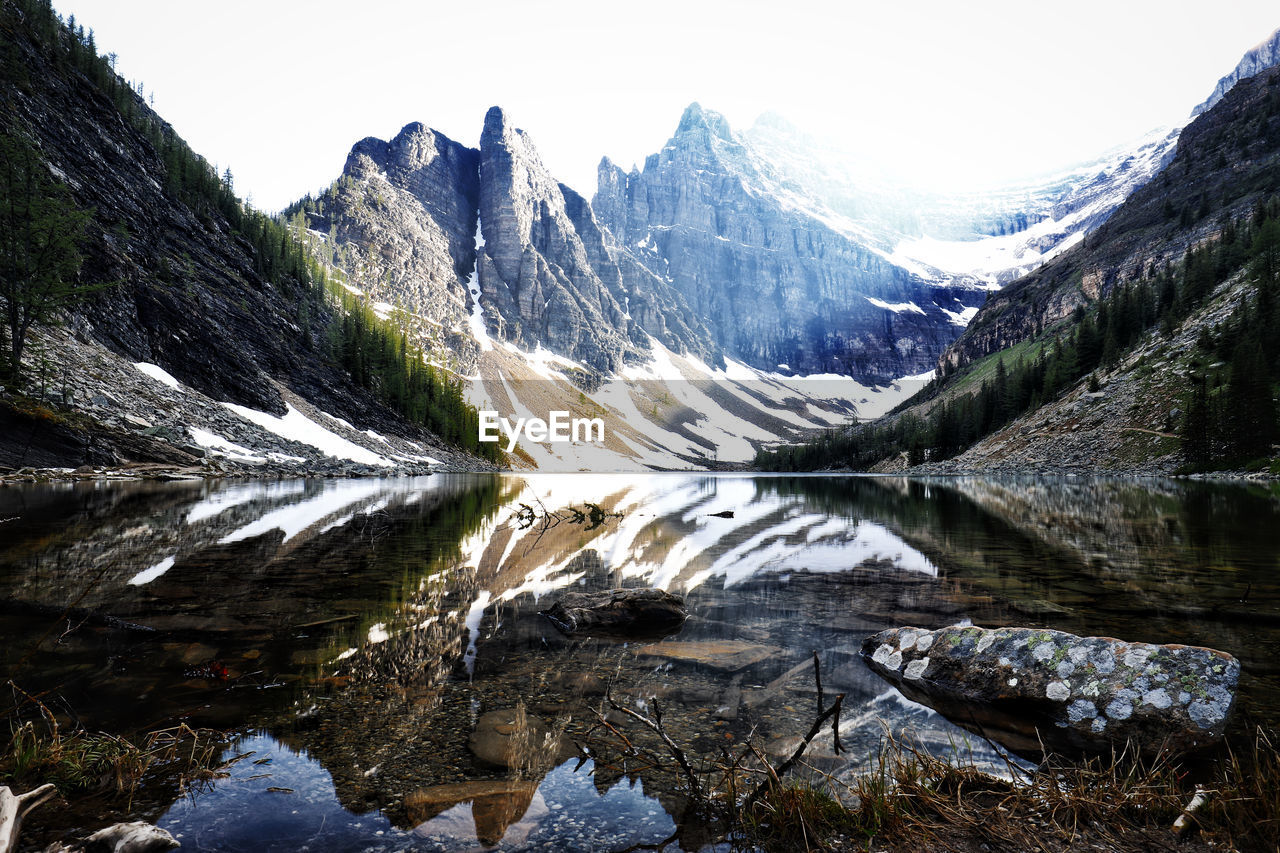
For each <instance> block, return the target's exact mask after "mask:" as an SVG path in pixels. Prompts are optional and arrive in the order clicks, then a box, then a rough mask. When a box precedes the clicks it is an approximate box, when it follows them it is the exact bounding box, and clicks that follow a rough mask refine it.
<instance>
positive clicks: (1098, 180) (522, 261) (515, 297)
mask: <svg viewBox="0 0 1280 853" xmlns="http://www.w3.org/2000/svg"><path fill="white" fill-rule="evenodd" d="M1175 138H1176V132H1175V133H1173V134H1167V135H1160V136H1156V137H1153V138H1152V139H1148V140H1145V141H1144V142H1143V144H1141V145H1139V146H1137V147H1136V148H1135V150H1133V151H1120V152H1112V153H1111V154H1109V155H1108V156H1107V157H1104V158H1102V159H1100V160H1099V161H1098V162H1096V163H1091V164H1088V165H1087V166H1085V167H1081V168H1079V169H1076V170H1073V171H1069V172H1067V173H1064V174H1061V175H1058V176H1055V177H1053V178H1052V179H1048V180H1046V181H1044V182H1041V183H1039V184H1035V185H1024V186H1017V187H1013V188H1006V189H1005V190H1001V191H999V192H995V193H974V194H970V195H968V196H957V195H951V196H946V195H942V194H937V193H934V194H923V193H913V192H909V191H905V190H901V189H899V188H898V187H897V186H896V185H894V184H893V183H892V182H890V181H884V180H880V181H877V180H871V179H868V180H866V181H864V179H863V177H864V176H863V175H862V174H855V171H856V170H855V169H854V167H850V168H849V169H845V170H843V171H841V170H840V169H836V171H839V172H840V174H839V175H838V176H837V177H836V179H832V175H833V174H834V173H833V171H832V169H833V167H830V166H828V165H826V164H825V163H824V162H823V158H824V155H823V153H822V152H821V151H820V150H819V148H820V146H818V145H817V144H816V143H813V142H812V140H807V139H806V138H803V135H802V134H800V133H799V131H797V130H795V128H792V127H791V126H790V125H788V124H786V123H785V121H784V120H781V119H779V118H777V117H770V116H765V117H762V119H761V120H760V121H758V122H757V123H756V125H755V126H754V127H753V128H751V129H750V130H749V131H748V132H746V133H737V132H735V131H734V130H733V129H732V128H731V127H730V126H729V124H728V122H727V121H726V120H725V119H724V118H723V117H722V116H720V115H719V114H717V113H715V112H713V111H710V110H704V109H703V108H702V107H701V106H699V105H697V104H694V105H691V106H690V107H689V108H688V109H687V110H686V111H685V114H684V115H683V116H682V118H681V121H680V123H679V125H678V127H677V129H676V133H675V135H674V136H673V137H672V139H671V140H670V142H669V144H668V145H667V146H665V148H664V149H663V150H662V151H661V152H658V153H657V154H654V155H652V156H650V157H649V158H647V161H646V164H645V169H644V171H643V172H642V171H641V170H640V169H633V170H632V172H631V173H629V174H628V173H625V172H623V171H622V170H621V169H619V168H618V167H616V166H614V165H613V164H612V163H611V162H609V161H608V159H607V158H605V160H604V161H603V162H602V163H601V165H600V168H599V170H598V185H597V189H596V193H595V195H594V197H593V198H592V200H591V202H590V203H588V202H587V201H586V200H585V199H584V198H583V197H582V196H580V195H579V194H578V193H576V192H574V191H573V190H572V189H570V188H568V187H566V186H564V185H563V184H560V183H558V182H557V181H556V180H555V179H554V178H553V176H551V175H550V174H549V173H548V171H547V170H546V168H545V167H544V166H543V164H542V162H541V159H540V157H539V155H538V152H537V150H536V148H535V146H534V145H533V143H532V141H531V140H530V139H529V137H528V135H527V134H525V133H524V132H523V131H521V130H519V129H518V128H515V127H513V126H512V125H511V123H510V121H509V118H508V117H507V116H506V115H505V114H504V113H503V112H502V110H501V109H500V108H497V107H495V108H493V109H491V110H490V111H489V113H488V115H487V116H486V119H485V129H484V132H483V133H482V134H481V141H480V148H479V149H478V150H472V149H465V147H464V146H461V145H459V144H458V143H456V142H453V141H451V140H448V139H447V138H445V137H443V136H442V135H441V134H439V133H437V132H435V131H431V130H429V129H427V128H425V127H423V126H422V125H419V124H411V125H408V126H406V127H405V129H404V130H403V131H401V133H400V134H399V135H398V136H397V137H396V138H395V139H393V140H391V141H390V142H383V141H381V140H376V139H366V140H363V141H361V142H360V143H358V144H357V145H356V146H355V148H353V150H352V153H351V156H350V157H349V158H348V161H347V164H346V166H345V168H344V171H343V175H342V177H341V178H340V179H339V180H338V182H336V183H335V184H334V186H333V187H331V188H330V190H329V191H327V192H326V193H325V194H324V195H323V196H322V197H321V199H320V202H319V203H318V204H304V205H303V207H304V208H305V209H306V212H307V214H308V223H307V224H308V226H309V227H310V228H312V229H313V231H314V233H315V234H316V235H317V236H318V237H321V236H322V237H326V238H328V239H330V240H331V241H332V242H333V243H334V244H335V245H333V246H331V247H330V250H331V251H334V250H337V249H339V248H342V249H344V250H345V255H341V256H340V253H339V252H337V251H334V260H335V262H337V263H339V265H340V266H343V267H344V268H345V269H346V270H347V271H348V272H349V273H351V274H352V278H353V280H354V281H355V282H356V283H357V284H359V286H360V287H361V288H363V289H364V290H365V291H366V292H367V293H368V295H369V297H370V299H371V300H374V301H375V304H377V305H379V306H380V310H382V311H383V312H387V311H390V310H393V309H394V308H397V307H398V308H400V309H401V310H403V311H404V312H405V316H406V317H408V318H410V319H411V321H412V322H413V323H414V324H415V325H416V326H417V327H418V332H419V334H420V335H421V337H422V339H423V340H424V342H425V343H426V344H427V345H428V346H429V347H431V348H433V349H434V350H435V351H437V352H440V353H447V354H448V355H447V358H449V359H451V361H452V362H453V363H455V364H456V365H457V366H458V367H460V368H461V369H462V371H463V372H468V373H470V372H472V371H473V370H474V369H475V368H476V367H478V365H479V363H480V362H479V354H480V352H482V351H483V350H484V349H485V348H486V347H489V346H491V341H490V340H489V338H490V337H492V338H494V339H496V340H498V341H500V342H505V343H508V344H511V345H513V346H516V347H518V348H520V349H521V350H523V351H525V352H531V351H533V350H536V349H537V348H538V347H545V348H546V349H548V350H549V351H551V352H553V353H555V354H557V355H560V356H563V357H566V358H569V359H572V360H575V361H577V362H579V363H581V364H583V365H584V366H586V367H588V368H590V369H591V370H593V371H596V372H598V373H600V374H602V375H605V376H608V375H615V374H616V372H617V370H618V369H619V368H620V367H621V366H622V365H623V364H626V363H640V362H644V361H646V360H647V359H648V358H649V355H648V349H649V347H648V339H649V337H650V336H652V337H653V339H655V340H657V341H659V342H661V343H662V344H663V345H664V346H666V347H667V348H669V349H671V350H672V351H674V352H678V353H679V352H685V353H689V354H692V355H695V356H696V357H698V358H701V359H703V360H705V361H707V362H709V363H712V364H716V365H721V364H722V363H723V362H722V361H721V358H722V355H727V356H731V357H733V358H736V359H739V360H741V361H742V362H744V363H746V364H748V365H750V366H751V367H753V368H756V369H759V370H763V371H774V370H779V369H783V370H784V372H788V371H789V372H797V373H839V374H843V375H849V376H853V377H855V378H857V379H859V380H860V381H863V382H872V383H876V384H885V383H889V382H892V381H894V380H896V379H898V378H900V377H903V376H908V375H916V374H920V373H923V372H927V371H928V370H929V369H930V368H931V367H932V366H933V364H934V363H935V361H936V359H937V357H938V355H939V354H940V353H941V352H942V351H943V349H944V348H945V347H946V346H947V345H948V344H949V343H950V341H951V340H952V339H953V338H954V337H955V336H956V335H958V334H959V332H960V331H961V330H962V329H963V328H964V326H965V324H966V323H967V322H968V320H969V319H970V318H971V317H972V316H973V314H974V313H975V312H976V310H977V307H978V306H979V305H980V304H981V303H982V301H983V300H984V299H985V295H986V292H987V291H989V290H991V289H994V288H997V287H999V285H1000V284H1001V283H1003V282H1005V281H1007V280H1009V279H1010V278H1012V277H1013V276H1014V275H1016V274H1017V273H1019V272H1022V271H1025V269H1027V268H1029V266H1030V265H1033V264H1036V263H1039V262H1040V261H1042V260H1044V259H1045V258H1047V257H1050V256H1051V255H1052V254H1054V253H1056V252H1058V251H1061V250H1062V249H1063V248H1065V247H1066V246H1068V245H1070V244H1071V243H1072V242H1074V241H1076V240H1078V239H1079V238H1080V237H1081V236H1082V234H1083V233H1084V231H1085V230H1087V229H1089V228H1092V227H1095V226H1096V225H1097V224H1098V223H1100V222H1101V221H1103V220H1105V218H1106V216H1107V215H1109V213H1110V212H1111V210H1113V209H1114V207H1115V205H1117V204H1118V203H1119V201H1120V200H1122V199H1123V197H1124V196H1125V195H1127V194H1128V193H1129V192H1130V191H1132V189H1133V188H1134V187H1136V186H1139V185H1141V184H1142V183H1143V182H1144V181H1145V180H1147V179H1148V178H1149V176H1150V175H1151V174H1152V173H1154V172H1155V171H1156V170H1158V169H1159V168H1160V167H1161V166H1162V165H1163V163H1164V162H1165V160H1166V158H1167V151H1168V150H1169V148H1170V146H1171V145H1172V143H1173V140H1174V139H1175ZM445 152H448V153H447V154H446V153H445ZM464 152H467V153H464ZM826 153H827V154H828V155H829V154H830V153H831V152H826ZM443 164H449V165H447V166H446V165H443ZM468 232H470V233H471V234H473V235H474V236H473V237H468V236H466V235H467V234H468ZM933 233H940V234H943V235H944V236H946V237H948V238H951V239H953V240H955V241H958V243H957V244H958V245H961V246H963V247H964V249H965V250H969V249H970V248H971V247H972V246H978V245H980V246H981V249H982V251H984V252H986V253H987V255H989V256H990V257H982V258H979V259H978V260H976V261H974V262H973V263H969V262H967V261H960V262H957V263H951V262H949V261H947V260H943V261H938V260H936V259H935V258H934V255H936V251H934V252H933V253H931V252H930V251H928V249H929V248H930V247H927V246H926V247H924V248H921V247H920V246H919V245H915V246H912V245H910V244H911V243H912V240H913V239H914V240H915V242H916V243H919V242H920V240H921V238H922V237H923V235H926V234H933ZM993 243H999V245H998V246H995V247H994V248H992V247H991V244H993ZM904 246H906V247H908V249H911V248H914V249H918V250H919V251H910V250H908V251H903V247H904ZM970 254H972V252H971V251H970ZM1020 264H1021V266H1019V265H1020ZM765 306H767V309H768V310H765V311H761V310H759V309H760V308H761V307H765Z"/></svg>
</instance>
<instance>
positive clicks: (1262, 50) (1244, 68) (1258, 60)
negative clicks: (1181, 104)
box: [1191, 29, 1280, 118]
mask: <svg viewBox="0 0 1280 853" xmlns="http://www.w3.org/2000/svg"><path fill="white" fill-rule="evenodd" d="M1276 65H1280V29H1278V30H1276V31H1275V32H1274V33H1272V34H1271V35H1270V36H1269V37H1268V38H1267V39H1265V40H1264V41H1262V42H1261V43H1260V44H1258V45H1256V46H1255V47H1254V48H1253V49H1252V50H1250V51H1249V52H1247V53H1246V54H1245V55H1244V56H1243V57H1242V58H1241V60H1240V62H1239V63H1238V64H1237V65H1236V67H1235V68H1233V69H1232V70H1231V73H1230V74H1228V75H1226V76H1225V77H1223V78H1222V79H1221V80H1219V81H1218V85H1217V86H1215V87H1214V89H1213V94H1211V95H1210V96H1209V97H1208V99H1207V100H1205V102H1204V103H1202V104H1200V105H1199V106H1197V107H1196V108H1195V109H1194V110H1192V111H1191V117H1192V118H1195V117H1196V116H1198V115H1200V114H1201V113H1203V112H1205V111H1206V110H1208V109H1210V108H1211V107H1213V105H1214V104H1216V103H1218V101H1221V100H1222V97H1223V96H1224V95H1226V94H1227V91H1228V90H1230V89H1231V87H1232V86H1234V85H1235V84H1237V83H1239V82H1240V81H1241V80H1245V79H1248V78H1249V77H1253V76H1254V75H1255V74H1258V73H1260V72H1262V71H1266V70H1267V69H1268V68H1272V67H1274V66H1276Z"/></svg>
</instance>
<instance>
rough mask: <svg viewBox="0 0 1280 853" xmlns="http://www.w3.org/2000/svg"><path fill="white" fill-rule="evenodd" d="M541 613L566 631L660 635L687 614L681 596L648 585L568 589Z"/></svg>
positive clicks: (570, 632)
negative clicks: (572, 590)
mask: <svg viewBox="0 0 1280 853" xmlns="http://www.w3.org/2000/svg"><path fill="white" fill-rule="evenodd" d="M542 615H543V616H545V617H547V619H549V620H551V624H553V625H555V626H556V627H557V628H559V629H560V630H561V631H563V632H564V633H566V634H589V635H595V636H615V637H660V636H664V635H666V634H670V633H673V632H674V631H676V630H677V629H678V628H680V626H681V625H683V624H684V620H685V619H687V618H688V616H689V611H688V610H687V609H685V606H684V599H682V598H681V597H680V596H678V595H672V594H671V593H669V592H666V591H665V590H661V589H654V588H652V587H644V588H641V589H606V590H604V591H603V592H585V593H584V592H570V593H567V594H566V595H565V596H564V597H563V598H561V599H560V600H559V601H557V602H556V603H555V604H554V605H552V606H551V607H550V608H549V609H547V610H544V611H542Z"/></svg>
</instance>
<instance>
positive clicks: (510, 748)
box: [467, 706, 577, 771]
mask: <svg viewBox="0 0 1280 853" xmlns="http://www.w3.org/2000/svg"><path fill="white" fill-rule="evenodd" d="M467 746H468V747H469V748H470V750H471V754H472V755H474V756H475V757H476V759H477V760H478V761H479V762H480V763H481V764H483V765H486V766H489V767H499V768H502V769H504V770H542V771H545V770H546V769H547V768H548V767H552V766H554V765H556V764H559V763H560V762H561V761H564V760H566V759H568V758H572V757H573V756H574V755H576V754H577V749H576V748H575V747H574V746H573V744H572V743H570V742H569V741H568V739H567V738H564V737H561V736H560V735H558V734H556V733H554V732H552V731H551V729H550V728H549V727H548V726H547V724H546V723H544V722H543V721H542V720H540V719H538V718H537V717H535V716H533V715H532V714H527V713H526V712H525V711H524V708H522V707H520V706H517V707H515V708H503V709H500V710H497V711H489V712H488V713H486V714H482V715H481V716H480V719H479V720H477V721H476V727H475V730H474V731H473V732H472V733H471V738H470V739H469V740H468V742H467Z"/></svg>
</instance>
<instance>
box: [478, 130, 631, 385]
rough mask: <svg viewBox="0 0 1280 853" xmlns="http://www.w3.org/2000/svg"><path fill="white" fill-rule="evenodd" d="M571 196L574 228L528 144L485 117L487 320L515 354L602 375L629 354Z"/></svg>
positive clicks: (591, 227)
mask: <svg viewBox="0 0 1280 853" xmlns="http://www.w3.org/2000/svg"><path fill="white" fill-rule="evenodd" d="M572 195H573V199H574V201H575V204H574V210H575V212H576V213H577V221H576V222H575V220H574V219H573V218H571V217H570V214H569V211H568V210H567V205H566V199H565V192H564V190H563V189H562V187H561V185H560V184H559V183H558V182H557V181H556V180H555V179H554V178H553V177H552V176H551V175H550V173H549V172H548V171H547V169H546V167H545V166H544V165H543V163H542V159H541V158H540V157H539V156H538V152H537V149H536V148H535V147H534V145H533V142H532V140H531V139H530V138H529V137H528V135H527V134H526V133H525V132H524V131H522V130H520V129H518V128H514V127H512V126H511V123H510V122H509V121H508V120H507V117H506V115H505V114H504V113H503V111H502V110H501V109H500V108H498V107H493V108H492V109H490V110H489V112H488V114H487V115H486V116H485V121H484V131H483V132H482V133H481V135H480V227H481V230H482V232H483V236H484V251H483V252H482V253H481V254H480V258H479V264H480V266H479V285H480V291H481V294H482V297H483V299H482V303H488V305H491V306H493V308H494V311H493V312H491V313H490V314H488V315H486V322H488V321H489V319H490V318H491V317H492V319H493V321H494V322H493V323H489V325H490V326H491V331H492V332H493V333H495V334H497V335H498V336H499V337H502V338H504V339H507V340H511V341H513V342H515V343H516V344H517V345H519V346H522V347H524V348H527V349H533V348H534V347H535V346H537V345H539V344H542V345H544V346H546V347H547V348H548V349H551V350H552V351H554V352H558V353H561V354H563V355H566V356H568V357H570V358H573V359H576V360H579V361H582V362H583V363H586V364H590V365H592V366H593V367H595V368H597V369H599V370H603V371H607V372H611V371H613V370H614V369H616V368H617V367H619V366H621V363H622V356H623V351H624V350H625V349H627V347H628V344H627V338H628V326H629V321H628V319H627V317H626V312H625V311H624V310H623V308H622V307H621V302H622V301H623V300H624V296H625V295H624V294H623V292H622V290H621V283H620V276H619V274H618V271H617V268H616V266H613V265H612V264H611V262H610V261H609V258H608V256H607V254H606V253H605V251H604V244H603V240H602V237H601V235H600V232H599V228H598V227H597V226H596V225H595V220H594V217H592V216H591V214H590V210H589V205H587V204H586V202H585V201H584V200H582V199H580V197H578V196H577V195H576V194H572ZM579 225H580V226H582V227H583V229H584V230H583V231H582V233H579V230H578V227H579ZM584 239H585V240H586V241H587V243H589V244H591V245H590V246H588V245H587V244H586V243H584ZM596 244H598V245H596ZM602 275H603V278H604V280H602ZM494 314H496V316H494ZM494 326H496V328H493V327H494Z"/></svg>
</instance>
